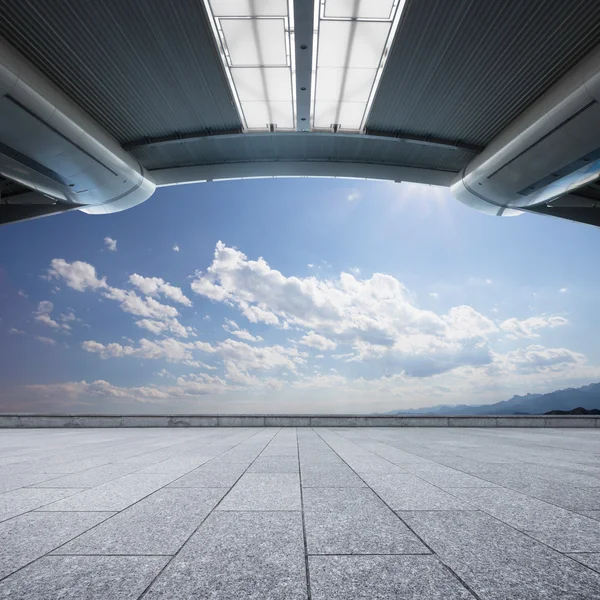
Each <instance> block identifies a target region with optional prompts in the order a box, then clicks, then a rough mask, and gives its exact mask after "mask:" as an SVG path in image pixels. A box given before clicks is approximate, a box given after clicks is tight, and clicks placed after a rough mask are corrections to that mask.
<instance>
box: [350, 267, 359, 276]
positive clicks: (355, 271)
mask: <svg viewBox="0 0 600 600" xmlns="http://www.w3.org/2000/svg"><path fill="white" fill-rule="evenodd" d="M348 270H349V271H350V273H352V275H354V276H355V277H358V276H359V275H360V268H359V267H350V268H349V269H348Z"/></svg>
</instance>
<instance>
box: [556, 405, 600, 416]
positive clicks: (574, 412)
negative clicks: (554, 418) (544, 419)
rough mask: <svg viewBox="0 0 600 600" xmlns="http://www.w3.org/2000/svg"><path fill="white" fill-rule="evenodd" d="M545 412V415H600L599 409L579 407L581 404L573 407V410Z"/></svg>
mask: <svg viewBox="0 0 600 600" xmlns="http://www.w3.org/2000/svg"><path fill="white" fill-rule="evenodd" d="M545 414H547V415H600V409H598V408H591V409H589V410H588V409H587V408H581V406H578V407H577V408H574V409H573V410H549V411H548V412H547V413H545Z"/></svg>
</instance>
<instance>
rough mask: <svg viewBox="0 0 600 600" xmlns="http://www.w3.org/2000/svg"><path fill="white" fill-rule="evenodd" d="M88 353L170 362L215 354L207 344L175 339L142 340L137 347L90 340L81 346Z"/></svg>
mask: <svg viewBox="0 0 600 600" xmlns="http://www.w3.org/2000/svg"><path fill="white" fill-rule="evenodd" d="M81 347H82V348H83V349H84V350H85V351H86V352H91V353H95V354H99V355H100V358H103V359H107V358H123V357H126V356H135V357H138V358H146V359H150V360H159V359H164V360H166V361H168V362H182V361H184V360H192V359H193V352H194V351H195V350H199V351H202V352H214V349H213V347H212V346H211V345H210V344H208V343H207V342H180V341H179V340H176V339H173V338H165V339H161V340H148V339H146V338H142V339H141V340H140V341H139V342H138V345H137V346H132V345H123V344H119V343H111V344H107V345H104V344H101V343H99V342H96V341H93V340H88V341H85V342H83V343H82V344H81Z"/></svg>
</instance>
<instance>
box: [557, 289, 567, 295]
mask: <svg viewBox="0 0 600 600" xmlns="http://www.w3.org/2000/svg"><path fill="white" fill-rule="evenodd" d="M558 291H559V292H560V293H561V294H566V293H567V292H568V291H569V290H568V288H560V290H558Z"/></svg>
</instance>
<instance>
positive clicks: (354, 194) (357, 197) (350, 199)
mask: <svg viewBox="0 0 600 600" xmlns="http://www.w3.org/2000/svg"><path fill="white" fill-rule="evenodd" d="M360 198H361V194H360V192H359V191H358V190H352V191H351V192H350V193H349V194H348V195H347V196H346V199H347V200H348V202H355V201H356V200H360Z"/></svg>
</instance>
